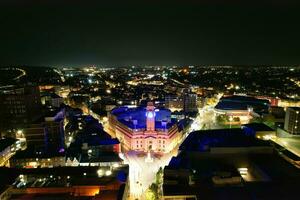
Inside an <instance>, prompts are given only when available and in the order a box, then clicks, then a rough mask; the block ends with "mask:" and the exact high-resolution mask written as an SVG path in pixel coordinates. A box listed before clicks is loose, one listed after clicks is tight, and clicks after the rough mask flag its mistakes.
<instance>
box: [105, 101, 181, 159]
mask: <svg viewBox="0 0 300 200" xmlns="http://www.w3.org/2000/svg"><path fill="white" fill-rule="evenodd" d="M109 123H110V127H111V129H112V131H114V132H115V134H116V137H117V138H118V139H119V141H120V142H121V143H122V145H123V147H125V149H126V150H137V151H154V152H161V153H165V152H169V151H171V150H172V149H173V148H174V147H175V146H176V145H177V144H178V142H179V141H180V140H181V138H182V133H180V132H179V130H178V126H177V123H176V122H175V121H174V120H172V119H171V111H170V110H168V109H165V108H160V109H157V108H156V107H155V106H154V104H153V103H152V102H149V103H148V104H147V107H146V108H145V107H136V108H128V107H119V108H116V109H114V110H112V112H111V113H110V114H109Z"/></svg>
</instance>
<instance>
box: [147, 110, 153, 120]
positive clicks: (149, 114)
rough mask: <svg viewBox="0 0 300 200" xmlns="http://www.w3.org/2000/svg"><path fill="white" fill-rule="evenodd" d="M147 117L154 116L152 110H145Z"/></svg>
mask: <svg viewBox="0 0 300 200" xmlns="http://www.w3.org/2000/svg"><path fill="white" fill-rule="evenodd" d="M146 115H147V118H150V119H151V118H153V117H154V113H153V112H147V114H146Z"/></svg>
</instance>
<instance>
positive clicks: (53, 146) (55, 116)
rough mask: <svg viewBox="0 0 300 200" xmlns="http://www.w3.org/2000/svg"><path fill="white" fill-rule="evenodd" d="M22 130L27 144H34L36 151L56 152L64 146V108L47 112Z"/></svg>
mask: <svg viewBox="0 0 300 200" xmlns="http://www.w3.org/2000/svg"><path fill="white" fill-rule="evenodd" d="M22 130H23V133H24V136H25V138H26V143H27V146H34V147H35V149H36V151H56V152H58V151H60V150H62V149H63V148H64V109H62V110H60V111H58V112H53V113H48V114H46V117H44V118H43V119H42V120H41V121H39V122H38V123H34V124H30V125H28V126H27V127H25V128H23V129H22Z"/></svg>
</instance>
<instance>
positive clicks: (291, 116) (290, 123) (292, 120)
mask: <svg viewBox="0 0 300 200" xmlns="http://www.w3.org/2000/svg"><path fill="white" fill-rule="evenodd" d="M284 129H285V130H286V131H287V132H289V133H290V134H292V135H300V107H289V108H287V110H286V114H285V120H284Z"/></svg>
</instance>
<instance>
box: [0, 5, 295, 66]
mask: <svg viewBox="0 0 300 200" xmlns="http://www.w3.org/2000/svg"><path fill="white" fill-rule="evenodd" d="M11 2H13V3H4V0H3V2H2V3H0V25H1V28H0V66H7V65H43V66H53V65H54V66H62V65H64V66H66V65H68V66H69V65H73V66H79V65H91V64H95V65H107V66H120V65H122V66H124V65H239V64H241V65H253V64H255V65H264V64H267V65H268V64H274V65H281V64H287V65H288V64H300V12H299V10H300V9H299V8H300V7H299V6H298V5H297V4H296V3H292V2H290V1H289V2H288V3H287V1H283V2H285V3H280V1H278V2H275V3H274V1H273V3H272V4H268V1H266V2H267V3H259V2H261V1H257V2H254V1H250V2H252V3H248V4H245V3H243V4H242V3H239V2H238V1H228V2H226V3H224V2H222V1H196V0H195V1H189V0H188V1H168V2H165V3H164V4H161V3H158V2H159V1H139V3H138V2H134V3H133V2H130V3H128V2H125V1H123V3H120V2H119V1H118V2H112V3H106V4H99V3H98V4H95V3H93V2H92V3H78V2H77V1H62V0H61V1H60V2H63V3H55V2H54V3H47V1H29V2H31V3H26V4H25V3H23V4H22V3H18V2H23V1H11ZM27 2H28V1H27ZM37 2H43V3H37ZM45 2H46V3H45ZM51 2H53V1H51ZM141 2H143V3H141Z"/></svg>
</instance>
